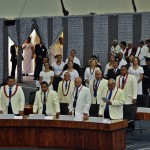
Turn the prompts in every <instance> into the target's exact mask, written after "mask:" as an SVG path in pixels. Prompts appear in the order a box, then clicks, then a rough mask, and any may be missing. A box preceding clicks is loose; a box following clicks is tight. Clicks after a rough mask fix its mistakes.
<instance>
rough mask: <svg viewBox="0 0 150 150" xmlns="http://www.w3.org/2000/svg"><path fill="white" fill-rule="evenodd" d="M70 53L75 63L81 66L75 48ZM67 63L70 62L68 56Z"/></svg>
mask: <svg viewBox="0 0 150 150" xmlns="http://www.w3.org/2000/svg"><path fill="white" fill-rule="evenodd" d="M70 55H71V56H72V57H73V63H76V64H78V65H79V67H80V66H81V64H80V60H79V58H77V57H76V51H75V50H74V49H72V50H71V52H70ZM65 63H66V64H67V63H68V58H67V59H66V61H65Z"/></svg>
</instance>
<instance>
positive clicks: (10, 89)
mask: <svg viewBox="0 0 150 150" xmlns="http://www.w3.org/2000/svg"><path fill="white" fill-rule="evenodd" d="M11 94H12V88H11V87H10V88H9V104H8V114H13V111H12V106H11Z"/></svg>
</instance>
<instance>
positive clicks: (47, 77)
mask: <svg viewBox="0 0 150 150" xmlns="http://www.w3.org/2000/svg"><path fill="white" fill-rule="evenodd" d="M44 67H45V70H44V71H41V72H40V79H39V82H40V84H41V82H42V81H46V82H47V83H48V85H49V90H53V85H52V84H53V80H54V71H52V70H50V69H49V67H50V66H49V63H45V64H44Z"/></svg>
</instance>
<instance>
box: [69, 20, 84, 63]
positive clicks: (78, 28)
mask: <svg viewBox="0 0 150 150" xmlns="http://www.w3.org/2000/svg"><path fill="white" fill-rule="evenodd" d="M83 48H84V32H83V18H82V17H72V18H68V54H69V53H70V51H71V50H72V49H75V50H76V52H77V57H78V58H79V59H80V61H81V66H82V65H83V55H84V54H83Z"/></svg>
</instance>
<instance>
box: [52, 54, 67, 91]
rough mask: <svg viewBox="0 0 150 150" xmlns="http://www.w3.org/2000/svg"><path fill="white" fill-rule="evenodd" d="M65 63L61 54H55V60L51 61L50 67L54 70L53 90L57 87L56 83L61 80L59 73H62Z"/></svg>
mask: <svg viewBox="0 0 150 150" xmlns="http://www.w3.org/2000/svg"><path fill="white" fill-rule="evenodd" d="M64 65H65V63H64V62H62V55H57V56H56V62H53V63H52V68H53V70H54V82H53V88H54V90H55V91H57V89H58V84H59V82H60V81H61V80H62V78H61V75H62V73H63V68H64Z"/></svg>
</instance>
